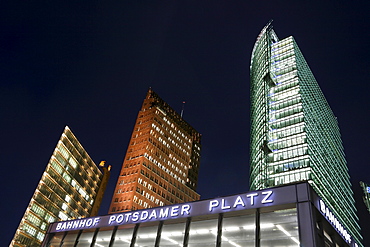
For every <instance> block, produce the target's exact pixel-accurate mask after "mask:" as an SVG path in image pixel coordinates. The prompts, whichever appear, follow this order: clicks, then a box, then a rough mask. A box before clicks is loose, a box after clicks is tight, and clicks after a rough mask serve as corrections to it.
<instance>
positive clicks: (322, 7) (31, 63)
mask: <svg viewBox="0 0 370 247" xmlns="http://www.w3.org/2000/svg"><path fill="white" fill-rule="evenodd" d="M7 2H8V3H4V2H2V3H1V4H0V63H1V64H0V97H1V107H0V117H1V121H0V140H1V142H0V154H1V162H2V165H1V168H2V179H1V180H0V185H1V188H2V189H1V214H2V216H1V222H2V224H1V230H0V231H1V232H0V243H1V245H3V243H4V244H5V245H8V243H9V242H10V240H11V239H12V237H13V235H14V232H15V230H16V228H17V226H18V224H19V221H20V219H21V217H22V215H23V213H24V211H25V209H26V206H27V204H28V203H29V200H30V198H31V196H32V194H33V192H34V190H35V188H36V186H37V183H38V181H39V179H40V178H41V175H42V172H43V171H44V169H45V167H46V165H47V162H48V160H49V158H50V156H51V154H52V152H53V150H54V148H55V146H56V143H57V141H58V139H59V137H60V135H61V133H62V131H63V128H64V126H65V125H68V126H69V127H70V128H71V129H72V131H73V132H74V134H75V135H76V136H77V138H78V139H79V140H80V142H81V143H82V145H83V146H84V148H85V149H86V150H87V152H88V153H89V154H90V156H91V157H92V159H93V160H94V161H95V162H96V163H99V161H100V160H106V161H107V163H108V164H110V165H112V167H113V169H112V176H111V180H110V183H109V186H108V188H107V192H106V196H105V198H104V203H103V206H102V209H101V211H100V214H101V215H104V214H106V213H107V211H108V206H109V203H110V198H111V196H112V193H113V189H114V186H115V183H116V180H117V176H118V172H119V170H120V167H121V164H122V161H123V158H124V155H125V152H126V148H127V144H128V142H129V138H130V135H131V131H132V129H133V126H134V123H135V119H136V116H137V113H138V110H139V109H140V107H141V103H142V100H143V99H144V97H145V94H146V92H147V90H148V88H149V87H152V88H153V90H154V91H155V92H157V93H158V94H159V95H160V96H161V97H162V98H163V99H164V100H165V101H166V102H168V103H169V104H170V105H171V106H172V107H173V108H174V109H175V110H177V111H178V112H180V111H181V108H182V102H183V101H186V104H185V111H184V119H185V120H186V121H187V122H188V123H190V124H191V125H192V126H194V128H195V129H197V130H198V131H199V132H200V133H202V157H201V168H200V176H199V181H198V182H199V183H198V192H199V193H200V194H201V198H202V199H207V198H212V197H216V196H225V195H230V194H236V193H242V192H247V191H248V190H249V185H248V184H249V181H248V178H249V129H250V123H249V122H250V117H249V113H250V111H249V108H250V103H249V64H250V56H251V52H252V48H253V44H254V42H255V41H256V38H257V35H258V34H259V33H260V31H261V29H262V28H263V27H264V25H265V24H266V23H267V22H268V21H269V20H270V19H273V20H274V22H273V26H274V29H275V31H276V33H277V35H278V36H279V37H280V39H283V38H285V37H288V36H290V35H292V36H294V38H295V39H296V41H297V43H298V45H299V47H300V49H301V51H302V53H303V55H304V56H305V58H306V60H307V62H308V64H309V65H310V68H311V70H312V71H313V73H314V75H315V77H316V79H317V81H318V83H319V85H320V86H321V88H322V90H323V92H324V95H325V96H326V98H327V100H328V102H329V105H330V106H331V107H332V109H333V111H334V113H335V115H336V116H337V117H338V121H339V125H340V128H341V133H342V138H343V143H344V147H345V152H346V157H347V161H348V167H349V172H350V176H351V181H352V184H353V189H354V191H355V197H356V200H357V208H358V209H359V216H360V218H361V226H362V228H363V235H364V236H365V246H366V245H370V223H369V222H370V215H369V214H368V213H367V212H366V210H365V206H364V204H363V203H362V199H361V189H360V187H359V181H361V180H362V181H365V182H367V183H370V176H369V171H370V164H369V156H368V154H369V149H368V140H367V138H369V122H370V118H369V113H370V112H369V109H368V107H369V104H368V94H369V91H370V76H369V75H370V73H369V68H370V45H369V40H370V37H369V28H370V25H369V23H370V21H369V17H368V13H369V10H370V1H365V0H362V1H238V0H236V1H147V2H146V1H114V2H113V3H112V2H109V3H108V2H104V3H97V2H96V1H85V2H79V1H24V2H18V1H7ZM5 245H4V246H5Z"/></svg>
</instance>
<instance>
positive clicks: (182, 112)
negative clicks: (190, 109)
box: [180, 101, 185, 118]
mask: <svg viewBox="0 0 370 247" xmlns="http://www.w3.org/2000/svg"><path fill="white" fill-rule="evenodd" d="M184 107H185V101H183V102H182V109H181V114H180V116H181V118H182V115H183V114H184Z"/></svg>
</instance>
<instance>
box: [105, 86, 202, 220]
mask: <svg viewBox="0 0 370 247" xmlns="http://www.w3.org/2000/svg"><path fill="white" fill-rule="evenodd" d="M200 139H201V135H200V134H199V133H198V132H197V131H196V130H195V129H194V128H193V127H191V126H190V125H189V124H188V123H187V122H185V121H184V120H183V119H182V117H181V116H180V115H179V114H178V113H177V112H175V111H174V110H173V109H172V108H171V107H170V106H169V105H168V104H167V103H166V102H164V101H163V100H162V99H161V98H160V97H159V96H158V95H157V94H156V93H155V92H154V91H153V90H151V89H149V91H148V93H147V95H146V97H145V99H144V102H143V105H142V107H141V110H140V111H139V114H138V117H137V120H136V123H135V127H134V130H133V133H132V136H131V140H130V143H129V145H128V148H127V152H126V156H125V159H124V161H123V164H122V169H121V172H120V175H119V177H118V180H117V184H116V188H115V191H114V195H113V197H112V202H111V205H110V208H109V213H114V212H121V211H129V210H135V209H142V208H151V207H156V206H163V205H169V204H173V203H180V202H186V201H194V200H198V199H199V198H200V195H199V194H198V193H196V192H195V189H196V187H197V181H198V170H199V161H200V148H201V145H200Z"/></svg>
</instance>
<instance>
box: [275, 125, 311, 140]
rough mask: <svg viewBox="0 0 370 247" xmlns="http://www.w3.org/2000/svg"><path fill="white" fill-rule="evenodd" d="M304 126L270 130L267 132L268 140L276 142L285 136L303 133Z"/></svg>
mask: <svg viewBox="0 0 370 247" xmlns="http://www.w3.org/2000/svg"><path fill="white" fill-rule="evenodd" d="M305 129H306V128H305V124H304V123H298V124H295V125H291V126H288V127H285V128H281V129H271V130H270V131H269V133H268V134H269V139H270V140H276V139H279V138H284V137H287V136H291V135H295V134H299V133H303V132H304V131H305Z"/></svg>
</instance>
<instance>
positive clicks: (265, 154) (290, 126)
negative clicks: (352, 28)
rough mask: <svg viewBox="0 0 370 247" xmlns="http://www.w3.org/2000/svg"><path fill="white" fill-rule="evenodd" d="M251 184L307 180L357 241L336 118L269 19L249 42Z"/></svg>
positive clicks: (292, 44)
mask: <svg viewBox="0 0 370 247" xmlns="http://www.w3.org/2000/svg"><path fill="white" fill-rule="evenodd" d="M250 78H251V143H250V165H251V166H250V187H251V190H256V189H263V188H268V187H273V186H278V185H282V184H289V183H294V182H297V181H304V180H308V182H309V183H310V184H311V186H312V187H313V188H314V190H315V191H316V192H317V193H318V194H319V196H320V197H322V198H323V200H324V201H325V203H326V204H327V205H328V206H329V207H330V208H331V209H332V211H333V212H334V214H335V215H336V216H337V218H338V219H339V220H340V221H341V222H342V224H343V225H344V226H345V227H346V228H347V229H349V231H350V233H351V235H353V236H354V237H355V239H356V240H357V241H358V242H361V239H362V237H361V235H360V227H359V225H358V217H357V215H356V208H355V202H354V198H353V192H352V188H351V183H350V180H349V174H348V168H347V163H346V160H345V155H344V151H343V145H342V141H341V136H340V131H339V127H338V123H337V118H336V117H335V116H334V114H333V112H332V110H331V108H330V107H329V104H328V103H327V101H326V99H325V97H324V95H323V93H322V91H321V89H320V87H319V85H318V83H317V82H316V80H315V78H314V76H313V74H312V72H311V70H310V68H309V67H308V65H307V63H306V61H305V59H304V57H303V55H302V53H301V51H300V50H299V48H298V46H297V43H296V42H295V40H294V38H293V37H288V38H285V39H283V40H279V39H278V37H277V35H276V33H275V32H274V30H273V29H272V26H271V22H270V23H269V24H267V25H266V26H265V27H264V28H263V29H262V31H261V33H260V34H259V36H258V38H257V41H256V43H255V45H254V48H253V52H252V57H251V66H250Z"/></svg>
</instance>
